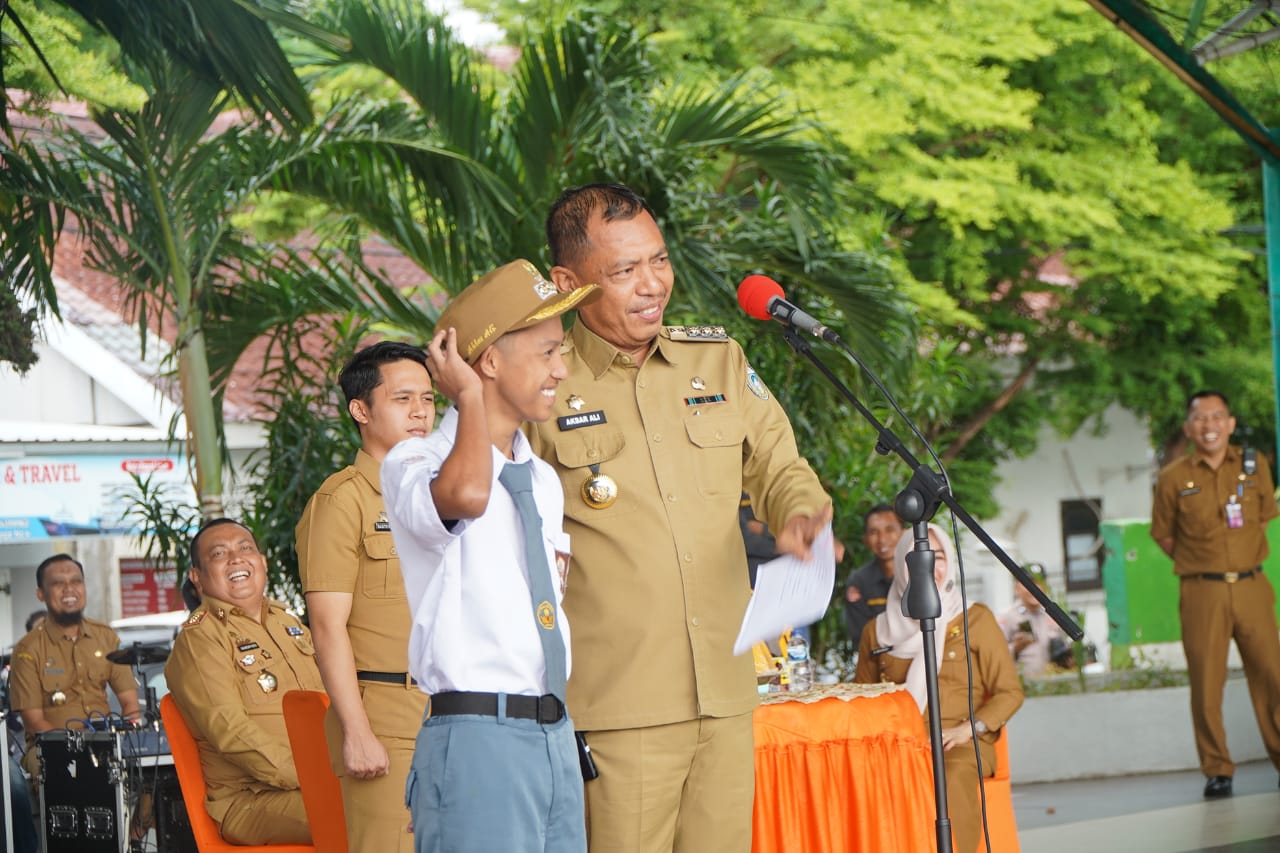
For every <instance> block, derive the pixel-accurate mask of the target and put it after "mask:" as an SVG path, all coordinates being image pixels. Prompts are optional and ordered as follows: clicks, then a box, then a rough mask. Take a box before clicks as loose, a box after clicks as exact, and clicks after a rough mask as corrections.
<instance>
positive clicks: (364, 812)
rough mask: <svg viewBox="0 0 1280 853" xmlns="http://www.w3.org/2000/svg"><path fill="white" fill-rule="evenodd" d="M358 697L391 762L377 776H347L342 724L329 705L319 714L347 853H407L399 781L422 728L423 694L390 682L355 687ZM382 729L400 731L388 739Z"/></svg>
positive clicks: (408, 837)
mask: <svg viewBox="0 0 1280 853" xmlns="http://www.w3.org/2000/svg"><path fill="white" fill-rule="evenodd" d="M360 688H361V690H360V693H361V698H362V700H363V701H364V706H365V712H366V714H367V715H368V717H369V724H370V726H371V727H372V728H373V733H374V734H375V735H377V737H378V740H379V741H381V742H382V745H383V747H385V748H386V750H387V757H388V758H389V759H390V760H391V766H390V768H389V769H388V772H387V775H386V776H381V777H379V778H377V779H352V778H350V777H348V776H346V775H345V774H344V772H343V766H342V726H341V724H340V723H339V722H338V715H337V713H336V712H335V711H334V710H333V708H332V707H330V708H329V710H328V712H327V713H326V714H325V718H324V729H325V739H326V740H327V741H328V745H329V760H330V763H331V765H332V766H333V768H334V773H336V774H337V776H338V783H339V785H340V786H341V788H342V808H343V811H344V813H345V814H346V819H347V850H348V851H349V853H413V849H414V848H413V833H411V832H409V809H408V808H406V807H405V804H404V796H405V792H404V785H405V780H406V779H407V778H408V777H409V768H410V767H411V766H412V764H413V745H414V739H415V738H416V737H417V732H418V729H419V728H420V727H421V726H422V715H423V709H424V706H425V705H426V696H425V695H423V694H422V693H421V692H419V691H418V690H417V688H414V689H413V690H406V689H405V688H403V687H397V686H395V685H390V684H379V683H372V682H370V683H366V682H362V683H361V685H360ZM388 732H406V733H407V734H409V735H411V736H410V737H394V736H391V735H390V734H388Z"/></svg>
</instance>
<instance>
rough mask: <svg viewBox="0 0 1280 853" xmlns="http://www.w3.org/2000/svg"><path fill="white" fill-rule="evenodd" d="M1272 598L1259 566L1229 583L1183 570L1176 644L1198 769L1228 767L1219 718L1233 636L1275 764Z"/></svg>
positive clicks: (1279, 689)
mask: <svg viewBox="0 0 1280 853" xmlns="http://www.w3.org/2000/svg"><path fill="white" fill-rule="evenodd" d="M1275 602H1276V596H1275V591H1274V590H1273V589H1272V587H1271V582H1270V581H1269V580H1268V579H1267V577H1266V576H1265V575H1263V574H1261V573H1257V574H1254V575H1253V576H1252V577H1249V578H1245V579H1244V580H1241V581H1237V582H1236V583H1227V582H1226V581H1219V580H1207V579H1204V578H1200V577H1196V576H1187V577H1183V578H1182V582H1181V592H1180V601H1179V604H1178V613H1179V616H1180V617H1181V619H1182V648H1183V650H1184V651H1185V652H1186V655H1187V675H1188V678H1189V679H1190V681H1191V722H1192V726H1193V728H1194V729H1195V736H1196V752H1197V753H1198V754H1199V756H1200V771H1201V772H1202V773H1204V775H1205V776H1231V775H1234V773H1235V764H1234V763H1232V761H1231V754H1230V752H1229V751H1228V750H1227V733H1226V729H1225V727H1224V726H1223V723H1222V694H1223V690H1224V689H1225V687H1226V682H1227V653H1228V651H1229V646H1230V643H1231V641H1232V640H1233V639H1234V640H1235V642H1236V648H1238V649H1239V650H1240V659H1241V661H1242V662H1243V663H1244V674H1245V678H1246V680H1247V681H1248V683H1249V698H1250V700H1251V701H1252V703H1253V713H1254V715H1255V716H1256V717H1257V719H1258V729H1259V730H1260V731H1261V733H1262V742H1263V744H1265V746H1266V748H1267V754H1268V755H1269V756H1270V757H1271V763H1272V764H1274V765H1275V766H1276V768H1277V769H1280V634H1278V633H1277V628H1276V610H1275V606H1276V604H1275Z"/></svg>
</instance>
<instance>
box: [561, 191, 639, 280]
mask: <svg viewBox="0 0 1280 853" xmlns="http://www.w3.org/2000/svg"><path fill="white" fill-rule="evenodd" d="M641 213H647V214H649V215H650V216H652V217H653V218H654V220H655V221H656V220H657V218H658V217H657V216H656V215H655V214H654V212H653V208H651V207H649V202H647V201H645V200H644V198H643V197H642V196H641V195H640V194H639V193H637V192H636V191H635V190H633V189H631V188H630V187H625V186H623V185H622V184H587V185H586V186H581V187H574V188H573V189H568V190H565V191H564V192H562V193H560V197H559V198H557V199H556V200H555V203H554V204H552V205H551V212H550V213H548V214H547V245H548V246H550V247H551V264H552V266H564V265H567V264H571V263H573V262H575V261H577V260H579V259H580V258H581V257H582V256H583V255H584V254H586V252H587V251H588V250H589V249H590V248H591V241H590V240H589V239H588V238H587V229H588V228H590V227H591V222H592V221H593V220H594V219H595V217H596V215H597V214H599V216H600V218H601V219H603V220H604V221H605V222H614V221H617V220H619V219H621V220H627V219H634V218H636V217H637V216H639V215H640V214H641Z"/></svg>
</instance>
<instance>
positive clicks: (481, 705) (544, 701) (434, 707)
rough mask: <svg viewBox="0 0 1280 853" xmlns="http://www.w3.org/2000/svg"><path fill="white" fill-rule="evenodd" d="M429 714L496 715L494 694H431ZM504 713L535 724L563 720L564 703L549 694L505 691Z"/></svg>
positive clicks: (496, 703) (496, 707)
mask: <svg viewBox="0 0 1280 853" xmlns="http://www.w3.org/2000/svg"><path fill="white" fill-rule="evenodd" d="M429 714H430V716H432V717H445V716H450V715H456V714H477V715H479V716H481V717H496V716H498V694H497V693H459V692H453V693H436V694H434V695H432V697H431V704H430V706H429ZM507 716H508V717H516V718H519V719H521V720H537V721H538V722H539V723H542V724H547V723H558V722H560V721H561V720H563V719H564V703H563V702H561V701H560V700H559V699H557V698H556V697H555V696H553V695H552V694H550V693H547V694H545V695H542V696H519V695H516V694H514V693H508V694H507Z"/></svg>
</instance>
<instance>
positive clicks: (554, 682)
mask: <svg viewBox="0 0 1280 853" xmlns="http://www.w3.org/2000/svg"><path fill="white" fill-rule="evenodd" d="M578 293H579V292H578V291H573V292H572V293H568V294H561V293H558V292H557V291H556V290H555V287H554V286H553V285H551V284H550V283H549V282H547V281H546V280H545V279H544V278H543V277H542V275H541V274H539V273H538V271H537V269H536V268H535V267H534V266H533V264H531V263H529V262H527V261H516V262H514V263H511V264H507V265H506V266H503V267H501V268H499V269H498V270H495V271H494V272H492V273H489V274H488V275H486V276H484V277H483V278H481V279H479V280H477V281H475V282H473V283H472V284H471V285H470V286H468V287H467V288H466V290H464V291H463V292H462V293H460V294H459V295H458V296H457V297H456V298H455V299H454V300H453V301H452V302H451V303H450V304H449V306H448V307H447V308H446V310H445V311H444V313H443V314H442V315H441V317H440V320H439V322H438V323H437V325H436V329H437V331H436V334H435V336H434V337H433V338H432V340H431V343H430V344H429V345H428V347H427V366H428V369H429V370H430V371H431V377H432V380H433V381H434V383H435V386H436V390H437V391H439V392H440V393H442V394H444V395H445V396H447V397H448V398H449V399H450V400H452V401H453V407H451V408H450V409H449V410H448V411H447V412H446V413H445V415H444V417H443V419H442V420H441V422H440V426H439V428H438V429H437V430H436V431H435V432H434V433H432V434H431V435H430V436H427V437H426V438H410V439H408V440H406V441H403V442H401V443H400V444H398V445H397V446H396V447H395V448H393V449H392V450H391V452H390V453H389V454H388V455H387V458H386V459H385V461H384V462H383V465H382V488H383V494H384V497H385V499H386V506H387V515H388V517H389V520H390V523H391V532H392V535H393V536H394V538H395V543H396V548H397V550H398V552H399V556H400V561H401V569H402V571H403V572H404V579H405V589H406V592H407V594H408V599H409V606H410V609H411V611H412V615H413V628H412V631H411V633H410V637H409V671H410V673H411V674H412V675H413V677H414V678H415V679H416V680H417V682H418V685H419V687H420V688H421V689H422V690H423V691H425V692H427V693H428V694H430V695H431V704H430V716H429V717H428V719H427V720H426V721H425V722H424V723H423V727H422V729H421V731H420V732H419V734H418V739H417V744H416V746H415V750H414V757H413V766H412V769H411V771H410V773H409V778H408V780H407V782H406V786H405V799H406V804H407V805H408V807H409V809H410V812H411V814H412V816H413V825H414V836H415V838H414V845H415V848H416V850H417V851H418V853H469V851H475V853H489V851H495V850H501V851H504V853H505V852H506V851H512V853H524V851H528V853H535V851H537V853H584V851H585V850H586V832H585V825H584V814H583V794H582V775H581V770H580V768H579V764H578V754H577V746H576V742H575V740H574V734H573V722H572V720H570V719H569V717H568V715H567V713H566V711H565V708H564V704H563V699H564V680H565V678H566V677H567V675H568V671H569V666H570V661H569V656H568V648H569V626H568V625H567V624H566V623H565V621H564V619H563V618H562V615H561V613H560V598H561V597H562V595H563V592H564V577H563V573H562V572H563V569H562V568H561V567H567V566H568V551H569V547H568V537H567V536H566V535H565V533H564V531H563V527H562V524H563V516H564V495H563V493H562V491H561V488H560V481H559V479H558V478H557V477H556V475H555V473H554V472H553V471H552V470H551V468H550V467H549V466H548V465H547V464H546V463H545V462H543V461H541V460H539V459H537V458H534V457H533V456H532V454H531V453H530V450H529V443H528V441H527V440H526V439H525V437H524V435H522V434H521V432H520V425H521V424H522V423H523V422H525V421H539V420H546V419H547V418H548V417H550V416H551V412H552V406H553V405H554V403H555V392H556V386H557V385H558V384H559V383H560V380H561V379H563V378H564V377H565V375H566V370H565V365H564V361H563V360H562V359H561V357H560V346H561V344H562V342H563V340H564V333H563V331H562V328H561V322H560V315H561V314H563V313H564V312H566V311H568V310H571V309H572V308H573V307H575V306H576V305H579V304H581V303H583V302H586V301H589V300H590V299H593V298H595V297H596V296H597V295H598V294H597V289H596V288H591V289H590V290H589V292H587V293H583V294H582V295H581V296H579V295H578ZM512 463H515V464H524V465H527V466H529V468H530V469H531V470H530V473H531V475H532V476H531V479H532V493H533V502H534V503H535V504H536V511H537V516H538V517H539V518H538V519H533V520H531V521H529V525H531V526H533V525H538V523H539V520H540V527H541V529H540V530H539V531H537V534H538V539H537V541H535V543H534V545H532V546H531V548H532V550H531V551H530V550H526V541H525V538H524V530H525V519H524V518H522V516H521V510H520V508H519V507H518V505H517V502H516V501H515V500H514V499H513V496H512V495H511V494H509V493H508V487H507V485H506V482H505V480H506V477H507V474H503V469H504V468H506V467H508V466H510V465H511V464H512ZM500 475H502V478H503V480H502V481H500V479H499V478H500ZM529 509H530V510H531V509H532V508H531V507H530V508H529ZM530 518H532V517H531V516H530ZM539 544H540V545H541V548H540V549H539V548H538V545H539ZM539 550H540V551H541V553H539ZM534 562H538V563H541V565H532V564H533V563H534Z"/></svg>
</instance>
